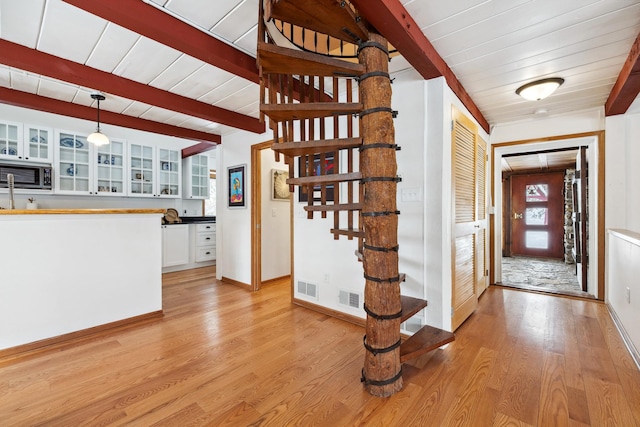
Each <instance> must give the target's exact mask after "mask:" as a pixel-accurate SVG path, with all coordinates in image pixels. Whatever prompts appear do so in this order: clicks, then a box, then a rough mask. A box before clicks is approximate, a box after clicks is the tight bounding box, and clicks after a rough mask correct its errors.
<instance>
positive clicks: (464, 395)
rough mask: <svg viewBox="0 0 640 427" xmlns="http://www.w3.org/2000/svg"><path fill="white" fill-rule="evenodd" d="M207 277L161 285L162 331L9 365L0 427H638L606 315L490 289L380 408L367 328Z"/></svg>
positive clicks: (2, 377) (627, 360)
mask: <svg viewBox="0 0 640 427" xmlns="http://www.w3.org/2000/svg"><path fill="white" fill-rule="evenodd" d="M211 273H212V272H211V269H199V270H192V271H190V272H186V273H184V272H183V273H171V274H168V275H165V278H164V279H165V286H164V307H165V316H164V318H163V319H162V320H157V321H153V322H151V323H149V324H146V325H142V326H139V327H135V328H129V329H126V330H124V331H121V332H118V333H110V334H108V333H103V334H101V336H99V337H98V338H96V339H93V340H90V341H88V342H83V343H78V344H75V345H71V346H66V347H64V348H61V349H56V350H55V351H53V352H49V353H45V354H39V355H36V356H33V357H31V358H28V359H26V360H19V361H12V362H10V363H7V362H6V361H5V363H4V364H0V425H1V426H3V427H5V426H34V425H44V426H79V425H101V426H108V425H132V426H152V425H163V426H180V427H182V426H200V425H212V426H220V425H231V426H247V425H272V426H289V425H301V426H311V425H317V426H354V425H372V426H396V425H397V426H444V425H450V426H463V425H469V426H492V425H499V426H506V425H514V426H516V425H521V426H526V425H532V426H536V425H541V426H542V425H544V426H605V425H607V426H615V425H617V426H624V427H629V426H639V425H640V373H639V372H638V370H637V368H636V367H635V365H634V364H633V361H632V359H631V357H630V355H629V354H628V353H627V351H626V349H625V347H624V345H623V343H622V341H621V338H620V337H619V335H618V333H617V331H616V329H615V327H614V325H613V323H612V321H611V319H610V318H609V315H608V314H607V310H606V307H605V306H604V305H602V304H600V303H597V302H594V301H582V300H576V299H567V298H560V297H555V296H549V295H542V294H536V293H527V292H523V291H517V290H510V289H504V288H500V287H491V288H490V289H488V290H487V291H486V292H485V294H484V295H483V296H482V297H481V299H480V304H479V307H478V309H477V311H476V312H475V313H474V314H473V316H472V317H471V318H470V319H469V320H468V321H467V322H466V323H465V324H464V325H463V326H462V327H461V328H460V329H459V330H458V332H457V334H456V336H457V337H456V341H455V342H453V343H451V344H449V345H448V346H447V347H446V348H444V349H439V350H435V351H434V352H432V353H429V354H427V355H424V356H422V357H421V358H419V359H416V360H414V361H412V362H410V363H409V364H405V365H404V378H405V386H404V389H403V391H402V392H400V393H398V394H396V395H394V396H393V397H390V398H385V399H381V398H376V397H372V396H370V395H368V394H367V393H366V392H365V391H363V388H362V385H361V384H360V370H361V368H362V363H363V360H364V349H363V347H362V334H363V329H362V328H361V327H358V326H355V325H352V324H349V323H345V322H343V321H340V320H337V319H334V318H330V317H327V316H324V315H322V314H318V313H315V312H313V311H309V310H307V309H304V308H301V307H296V306H292V305H291V304H290V296H289V288H288V284H287V283H284V284H281V285H273V286H268V287H266V288H264V289H263V290H262V291H260V292H258V293H253V294H252V293H248V292H247V291H245V290H242V289H239V288H237V287H234V286H231V285H225V284H221V283H218V282H216V281H215V280H214V279H213V277H212V274H211ZM0 363H1V361H0Z"/></svg>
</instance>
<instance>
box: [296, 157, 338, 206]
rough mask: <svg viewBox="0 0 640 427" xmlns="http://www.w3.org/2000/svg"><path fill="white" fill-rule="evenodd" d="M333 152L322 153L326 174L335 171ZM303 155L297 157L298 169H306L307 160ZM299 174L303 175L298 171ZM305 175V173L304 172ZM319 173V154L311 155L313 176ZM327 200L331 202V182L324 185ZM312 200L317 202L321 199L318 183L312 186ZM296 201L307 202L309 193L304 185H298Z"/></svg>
mask: <svg viewBox="0 0 640 427" xmlns="http://www.w3.org/2000/svg"><path fill="white" fill-rule="evenodd" d="M333 156H334V153H326V154H325V155H324V167H325V171H326V174H327V175H331V174H334V173H337V171H336V168H335V163H334V157H333ZM305 159H306V158H305V157H304V156H302V157H300V158H299V159H298V170H299V171H301V170H305V171H307V170H308V162H307V161H306V160H305ZM299 175H300V176H304V175H302V174H300V173H299ZM305 175H306V174H305ZM318 175H320V154H316V155H314V156H313V176H318ZM325 189H326V196H327V202H333V199H334V196H333V184H329V185H327V186H326V187H325ZM313 200H314V201H316V202H319V201H321V200H322V193H321V187H320V186H319V185H317V186H315V187H313ZM298 201H299V202H308V201H309V195H308V194H307V191H306V187H302V186H301V187H300V189H299V190H298Z"/></svg>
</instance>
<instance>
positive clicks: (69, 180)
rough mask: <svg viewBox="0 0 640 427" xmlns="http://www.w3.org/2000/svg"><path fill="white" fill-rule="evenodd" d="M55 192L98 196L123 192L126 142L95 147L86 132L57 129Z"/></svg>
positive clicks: (115, 141)
mask: <svg viewBox="0 0 640 427" xmlns="http://www.w3.org/2000/svg"><path fill="white" fill-rule="evenodd" d="M56 142H57V144H56V150H57V151H56V152H57V156H56V162H55V170H56V173H55V174H54V175H55V192H56V193H58V194H86V195H101V196H123V195H126V190H127V189H126V187H125V179H124V176H125V168H124V162H125V159H126V156H125V149H126V146H125V143H124V142H123V141H118V140H113V139H112V140H111V141H110V142H109V144H108V145H104V146H101V147H96V146H94V145H93V144H90V143H88V142H87V138H86V136H85V135H79V134H76V133H73V132H69V131H58V132H56Z"/></svg>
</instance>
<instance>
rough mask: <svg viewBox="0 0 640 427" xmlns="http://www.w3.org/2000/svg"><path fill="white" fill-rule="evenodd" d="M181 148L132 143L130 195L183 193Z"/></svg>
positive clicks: (162, 195) (152, 195) (177, 194)
mask: <svg viewBox="0 0 640 427" xmlns="http://www.w3.org/2000/svg"><path fill="white" fill-rule="evenodd" d="M180 155H181V153H180V150H170V149H164V148H156V147H153V146H149V145H142V144H133V143H132V144H130V145H129V174H130V176H129V195H130V196H136V197H169V198H178V197H180V194H181V193H180V184H181V176H180V171H181V168H180Z"/></svg>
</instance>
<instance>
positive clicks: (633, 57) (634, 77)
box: [604, 34, 640, 116]
mask: <svg viewBox="0 0 640 427" xmlns="http://www.w3.org/2000/svg"><path fill="white" fill-rule="evenodd" d="M639 93H640V34H638V37H637V38H636V41H635V42H634V43H633V45H632V46H631V51H630V52H629V56H628V57H627V60H626V62H625V63H624V65H623V66H622V70H621V71H620V74H619V75H618V80H616V83H615V84H614V85H613V88H612V89H611V93H609V98H607V102H606V103H605V104H604V113H605V115H606V116H614V115H616V114H624V113H626V112H627V110H628V109H629V106H630V105H631V104H632V103H633V101H634V100H635V99H636V97H637V96H638V94H639Z"/></svg>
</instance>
